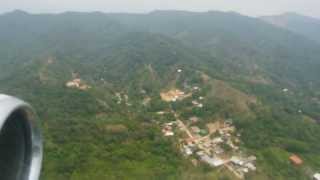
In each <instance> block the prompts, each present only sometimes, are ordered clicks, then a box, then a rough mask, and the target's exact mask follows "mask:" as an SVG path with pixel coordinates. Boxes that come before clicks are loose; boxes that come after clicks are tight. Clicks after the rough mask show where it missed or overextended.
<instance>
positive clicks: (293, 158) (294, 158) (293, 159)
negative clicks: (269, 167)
mask: <svg viewBox="0 0 320 180" xmlns="http://www.w3.org/2000/svg"><path fill="white" fill-rule="evenodd" d="M290 161H291V162H292V163H293V164H294V165H301V164H303V160H302V159H301V158H300V157H299V156H298V155H295V154H293V155H291V156H290Z"/></svg>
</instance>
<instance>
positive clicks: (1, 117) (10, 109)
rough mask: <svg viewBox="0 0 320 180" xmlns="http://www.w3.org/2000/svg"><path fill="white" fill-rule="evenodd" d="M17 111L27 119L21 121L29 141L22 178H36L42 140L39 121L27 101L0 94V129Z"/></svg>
mask: <svg viewBox="0 0 320 180" xmlns="http://www.w3.org/2000/svg"><path fill="white" fill-rule="evenodd" d="M18 111H21V112H23V115H24V118H23V120H26V121H27V122H23V123H26V124H27V126H28V130H26V131H29V133H28V136H29V137H27V138H28V139H29V141H30V142H29V143H30V145H29V146H30V154H29V155H28V156H29V158H30V160H29V164H28V165H27V166H28V168H27V170H26V172H24V174H23V177H22V180H38V179H39V177H40V171H41V166H42V158H43V142H42V135H41V132H40V129H39V127H40V125H39V123H40V122H39V120H38V118H37V116H36V114H35V113H34V111H33V109H32V107H31V106H30V105H29V104H28V103H26V102H24V101H22V100H20V99H17V98H15V97H11V96H7V95H2V94H0V131H1V130H2V129H3V126H4V125H5V123H6V122H7V120H8V118H9V117H10V116H11V115H12V114H14V113H15V112H18Z"/></svg>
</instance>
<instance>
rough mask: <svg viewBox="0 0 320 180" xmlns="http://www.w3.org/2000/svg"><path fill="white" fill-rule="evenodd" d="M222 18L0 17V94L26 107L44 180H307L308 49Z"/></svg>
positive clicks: (314, 100)
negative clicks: (39, 134)
mask: <svg viewBox="0 0 320 180" xmlns="http://www.w3.org/2000/svg"><path fill="white" fill-rule="evenodd" d="M297 32H300V31H289V30H284V29H283V28H279V27H277V26H275V25H272V24H270V23H267V22H265V21H264V20H261V19H260V18H252V17H247V16H243V15H240V14H237V13H232V12H219V11H210V12H203V13H195V12H185V11H155V12H151V13H148V14H125V13H123V14H122V13H120V14H117V13H110V14H107V13H98V12H96V13H77V12H68V13H62V14H55V15H53V14H29V13H25V12H20V11H19V12H11V13H7V14H4V15H0V40H1V42H3V43H1V45H0V70H1V71H0V92H1V93H4V94H10V95H13V96H17V97H19V98H21V99H24V100H26V101H28V102H30V104H32V105H33V106H34V108H35V109H36V110H37V112H38V115H39V117H40V119H41V120H42V121H41V127H42V131H43V136H44V139H45V143H44V152H45V158H44V166H43V172H42V177H41V179H44V180H57V179H59V180H91V179H95V180H105V179H110V180H143V179H147V180H163V179H168V180H233V179H235V180H238V179H246V180H269V179H271V180H287V179H290V180H291V179H292V180H310V179H311V178H312V177H313V175H315V174H316V173H317V172H320V163H319V162H320V154H319V152H320V144H319V139H320V134H319V131H320V125H319V122H320V104H319V102H320V101H319V99H320V93H319V92H320V81H319V69H320V61H319V57H320V53H319V48H320V46H319V45H318V44H317V43H316V42H314V41H311V40H310V39H308V38H306V37H304V36H302V35H300V34H297Z"/></svg>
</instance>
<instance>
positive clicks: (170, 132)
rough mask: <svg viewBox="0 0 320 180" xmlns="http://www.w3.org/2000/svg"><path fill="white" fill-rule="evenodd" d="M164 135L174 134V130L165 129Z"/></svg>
mask: <svg viewBox="0 0 320 180" xmlns="http://www.w3.org/2000/svg"><path fill="white" fill-rule="evenodd" d="M164 136H174V132H172V131H165V132H164Z"/></svg>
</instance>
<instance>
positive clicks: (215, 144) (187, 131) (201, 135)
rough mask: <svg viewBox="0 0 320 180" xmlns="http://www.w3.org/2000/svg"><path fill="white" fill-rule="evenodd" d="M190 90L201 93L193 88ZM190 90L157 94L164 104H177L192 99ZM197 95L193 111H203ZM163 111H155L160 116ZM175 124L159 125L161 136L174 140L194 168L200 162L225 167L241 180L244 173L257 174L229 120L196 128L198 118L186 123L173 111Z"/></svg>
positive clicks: (193, 101) (192, 118)
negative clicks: (242, 149)
mask: <svg viewBox="0 0 320 180" xmlns="http://www.w3.org/2000/svg"><path fill="white" fill-rule="evenodd" d="M191 89H192V91H200V88H199V87H197V86H195V87H192V88H191ZM192 91H191V92H189V93H185V92H183V91H181V90H179V89H172V90H169V91H167V92H162V93H161V94H160V96H161V98H162V100H163V101H166V102H176V101H179V100H183V99H185V98H187V97H191V95H192ZM203 99H204V97H202V96H200V97H198V98H197V99H193V100H192V101H191V103H192V105H193V107H194V108H203V107H204V104H203V103H202V100H203ZM163 113H164V112H158V113H157V114H159V115H162V114H163ZM169 113H172V114H173V115H174V117H175V121H171V122H167V123H164V124H163V125H162V133H163V135H164V136H166V137H176V138H177V139H178V144H179V148H180V151H181V153H182V154H183V155H184V156H185V157H187V158H189V159H190V163H192V164H193V165H195V166H197V165H198V164H199V163H200V162H202V163H206V164H208V165H209V166H211V167H214V168H215V167H220V166H225V167H226V168H227V169H228V170H230V171H231V172H232V173H233V174H234V175H235V176H236V177H238V178H239V179H244V177H245V174H246V173H249V172H250V171H256V169H257V168H256V163H255V161H256V157H255V156H252V155H246V154H245V153H244V152H242V151H241V150H240V147H239V144H240V136H241V134H240V133H238V132H237V131H236V128H235V126H234V125H233V121H232V119H228V120H219V121H216V122H212V123H207V124H206V127H205V128H200V127H198V126H197V122H198V121H199V120H200V118H198V117H196V116H193V117H190V118H189V119H187V120H185V119H184V120H182V119H181V118H180V117H179V114H178V113H177V112H175V111H173V110H171V112H169Z"/></svg>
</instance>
